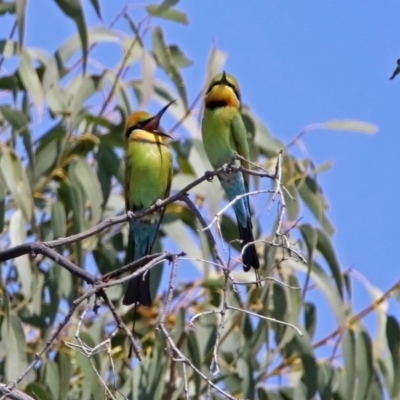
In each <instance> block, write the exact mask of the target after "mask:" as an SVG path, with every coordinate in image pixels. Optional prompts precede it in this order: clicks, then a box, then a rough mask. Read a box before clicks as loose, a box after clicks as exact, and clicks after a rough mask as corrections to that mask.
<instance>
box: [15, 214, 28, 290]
mask: <svg viewBox="0 0 400 400" xmlns="http://www.w3.org/2000/svg"><path fill="white" fill-rule="evenodd" d="M24 243H26V220H25V218H24V215H23V213H22V212H21V210H19V209H17V210H15V211H14V213H13V214H12V215H11V218H10V245H11V247H13V246H18V245H20V244H24ZM14 262H15V265H16V267H17V271H18V279H19V282H20V283H21V292H22V293H23V294H24V296H25V297H29V295H30V294H31V289H32V288H31V283H32V270H31V262H30V260H29V256H28V255H27V254H24V255H22V256H19V257H17V258H15V259H14Z"/></svg>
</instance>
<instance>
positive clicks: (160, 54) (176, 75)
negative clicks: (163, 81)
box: [152, 28, 188, 109]
mask: <svg viewBox="0 0 400 400" xmlns="http://www.w3.org/2000/svg"><path fill="white" fill-rule="evenodd" d="M152 39H153V53H154V56H155V58H156V61H157V63H158V64H159V65H160V66H161V68H163V69H164V71H165V72H166V73H167V75H168V76H169V77H170V78H171V80H172V82H173V83H174V85H175V87H176V89H177V90H178V93H179V94H180V97H181V100H182V101H183V104H184V105H185V108H186V109H187V107H188V100H187V94H186V87H185V82H184V81H183V79H182V76H181V74H180V72H179V70H178V67H177V66H176V65H175V63H174V59H173V57H172V55H171V51H170V49H169V47H168V46H167V45H166V44H165V41H164V34H163V31H162V30H161V29H160V28H156V29H155V30H154V31H153V35H152Z"/></svg>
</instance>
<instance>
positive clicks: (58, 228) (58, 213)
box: [51, 200, 67, 239]
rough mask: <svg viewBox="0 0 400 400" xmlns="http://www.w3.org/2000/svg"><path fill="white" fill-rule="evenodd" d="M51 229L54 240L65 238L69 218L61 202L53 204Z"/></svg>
mask: <svg viewBox="0 0 400 400" xmlns="http://www.w3.org/2000/svg"><path fill="white" fill-rule="evenodd" d="M51 227H52V230H53V236H54V239H57V238H61V237H64V236H65V234H66V231H67V216H66V214H65V208H64V204H63V203H62V202H61V201H59V200H55V201H53V202H52V203H51Z"/></svg>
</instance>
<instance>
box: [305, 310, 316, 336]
mask: <svg viewBox="0 0 400 400" xmlns="http://www.w3.org/2000/svg"><path fill="white" fill-rule="evenodd" d="M304 326H305V328H306V330H307V333H308V336H310V338H311V339H312V338H313V337H314V334H315V329H316V327H317V308H316V307H315V305H314V304H313V303H305V304H304Z"/></svg>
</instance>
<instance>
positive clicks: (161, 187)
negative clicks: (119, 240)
mask: <svg viewBox="0 0 400 400" xmlns="http://www.w3.org/2000/svg"><path fill="white" fill-rule="evenodd" d="M174 101H175V100H174ZM172 103H173V101H171V102H170V103H168V104H167V105H166V106H165V107H163V108H162V109H161V110H160V111H159V112H158V114H156V115H155V116H152V115H151V114H148V113H146V112H144V111H137V112H135V113H133V114H132V115H130V116H129V118H128V119H127V121H126V124H125V145H126V146H125V147H126V154H125V206H126V210H127V211H133V212H137V211H140V210H144V209H146V208H148V207H150V206H152V205H153V204H155V203H156V202H157V200H159V199H164V198H166V197H168V196H169V193H170V189H171V180H172V155H171V152H170V151H169V149H168V147H167V146H166V144H165V143H164V138H165V137H168V138H171V137H170V136H169V135H167V134H166V133H163V132H160V131H159V130H158V129H159V125H160V119H161V117H162V115H163V114H164V112H165V111H166V110H167V108H168V107H169V106H170V105H171V104H172ZM164 211H165V209H162V210H157V211H154V212H153V213H151V214H148V215H145V216H143V217H142V218H140V219H137V220H133V221H130V222H129V225H130V230H131V237H132V238H133V243H132V245H133V255H134V260H138V259H139V258H142V257H143V256H145V255H148V254H150V253H151V249H152V247H153V244H154V241H155V239H156V236H157V232H158V230H159V227H160V223H161V220H162V217H163V215H164ZM122 303H123V304H124V305H130V304H136V303H139V304H141V305H143V306H147V307H150V306H151V304H152V299H151V294H150V271H147V272H146V273H145V275H143V274H142V275H139V276H137V277H135V278H133V279H131V280H130V281H129V282H128V288H127V290H126V292H125V296H124V299H123V301H122Z"/></svg>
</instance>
